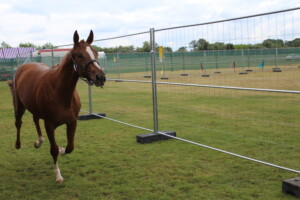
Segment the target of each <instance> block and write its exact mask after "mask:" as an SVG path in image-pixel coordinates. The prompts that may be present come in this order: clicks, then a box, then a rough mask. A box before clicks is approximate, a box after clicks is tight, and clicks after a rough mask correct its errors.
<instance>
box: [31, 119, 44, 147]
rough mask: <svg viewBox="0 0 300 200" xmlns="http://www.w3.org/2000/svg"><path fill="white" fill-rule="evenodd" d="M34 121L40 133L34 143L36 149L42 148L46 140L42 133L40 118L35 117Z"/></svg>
mask: <svg viewBox="0 0 300 200" xmlns="http://www.w3.org/2000/svg"><path fill="white" fill-rule="evenodd" d="M33 121H34V124H35V128H36V131H37V133H38V140H37V141H36V142H35V143H34V147H35V148H40V147H41V145H42V143H43V142H44V140H45V139H44V137H43V135H42V131H41V127H40V123H39V118H38V117H37V116H35V115H33Z"/></svg>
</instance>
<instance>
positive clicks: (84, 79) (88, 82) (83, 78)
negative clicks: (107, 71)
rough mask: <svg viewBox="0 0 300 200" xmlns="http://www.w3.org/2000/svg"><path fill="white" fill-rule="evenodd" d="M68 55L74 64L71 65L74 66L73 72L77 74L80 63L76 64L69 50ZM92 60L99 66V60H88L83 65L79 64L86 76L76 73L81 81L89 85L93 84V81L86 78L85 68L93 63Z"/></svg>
mask: <svg viewBox="0 0 300 200" xmlns="http://www.w3.org/2000/svg"><path fill="white" fill-rule="evenodd" d="M69 55H70V57H71V60H72V61H73V63H74V65H73V68H74V70H75V72H77V74H78V67H79V66H80V65H78V63H77V62H76V61H75V59H74V58H73V56H72V54H71V51H69ZM93 62H96V63H98V65H99V66H100V64H99V62H98V61H97V60H94V59H93V60H90V61H89V62H88V63H87V64H86V65H84V66H81V67H80V68H81V70H82V72H83V73H84V74H85V75H86V77H83V76H80V75H79V74H78V76H79V78H81V79H82V80H83V81H85V82H86V83H87V84H89V85H94V83H93V82H92V81H90V79H89V78H88V76H87V75H88V74H87V68H88V66H89V65H90V64H91V63H93Z"/></svg>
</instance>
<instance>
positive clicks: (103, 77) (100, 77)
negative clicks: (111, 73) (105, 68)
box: [96, 74, 106, 82]
mask: <svg viewBox="0 0 300 200" xmlns="http://www.w3.org/2000/svg"><path fill="white" fill-rule="evenodd" d="M96 79H97V81H102V82H105V81H106V77H105V76H101V75H99V74H97V75H96Z"/></svg>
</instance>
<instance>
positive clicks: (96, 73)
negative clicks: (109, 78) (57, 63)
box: [70, 31, 106, 87]
mask: <svg viewBox="0 0 300 200" xmlns="http://www.w3.org/2000/svg"><path fill="white" fill-rule="evenodd" d="M93 40H94V34H93V31H91V32H90V35H89V36H88V38H87V40H86V41H84V40H81V41H79V35H78V33H77V31H75V33H74V36H73V41H74V47H73V49H72V50H71V51H70V56H71V59H72V60H73V62H74V68H75V70H76V71H77V73H78V75H79V76H80V77H82V78H85V79H87V82H88V83H89V84H90V85H93V84H95V85H96V86H100V87H102V86H103V85H104V82H105V81H106V78H105V73H104V71H103V69H101V67H100V65H99V63H98V52H97V51H95V50H94V48H93V47H92V46H91V44H92V42H93Z"/></svg>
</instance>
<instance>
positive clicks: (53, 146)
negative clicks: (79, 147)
mask: <svg viewBox="0 0 300 200" xmlns="http://www.w3.org/2000/svg"><path fill="white" fill-rule="evenodd" d="M55 128H56V127H55V126H54V125H53V124H52V123H51V122H49V121H46V120H45V129H46V132H47V135H48V139H49V142H50V146H51V147H50V153H51V155H52V157H53V161H54V173H55V176H56V182H57V183H62V182H63V181H64V179H63V177H62V176H61V173H60V169H59V167H58V159H57V158H58V154H59V151H60V149H59V147H58V146H57V144H56V141H55V137H54V130H55Z"/></svg>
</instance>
